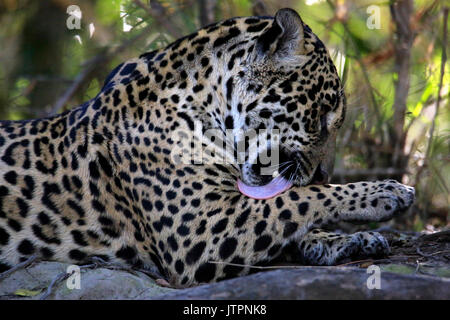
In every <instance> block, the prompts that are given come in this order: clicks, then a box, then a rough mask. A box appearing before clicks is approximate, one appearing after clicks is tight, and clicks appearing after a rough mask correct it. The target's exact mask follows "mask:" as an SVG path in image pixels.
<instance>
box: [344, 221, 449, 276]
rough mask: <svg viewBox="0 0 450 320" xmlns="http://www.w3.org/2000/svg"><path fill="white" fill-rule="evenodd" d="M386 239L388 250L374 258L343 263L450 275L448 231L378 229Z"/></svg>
mask: <svg viewBox="0 0 450 320" xmlns="http://www.w3.org/2000/svg"><path fill="white" fill-rule="evenodd" d="M378 231H379V232H380V233H381V234H382V235H383V236H385V237H386V239H387V240H388V242H389V245H390V246H391V253H390V254H389V256H388V257H385V258H383V259H377V260H371V259H368V260H361V261H354V262H351V263H348V264H346V265H349V266H350V265H351V266H359V267H361V268H367V267H368V266H369V265H371V264H376V265H379V266H380V267H381V269H382V270H385V271H390V272H394V273H401V274H422V275H432V276H438V277H444V278H450V230H445V231H441V232H436V233H433V234H425V235H424V234H420V233H418V232H408V231H397V230H394V229H390V228H385V229H383V228H382V229H380V230H378Z"/></svg>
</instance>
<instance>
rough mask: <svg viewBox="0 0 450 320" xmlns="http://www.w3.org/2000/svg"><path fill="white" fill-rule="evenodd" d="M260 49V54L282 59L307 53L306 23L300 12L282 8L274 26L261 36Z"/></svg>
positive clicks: (289, 58) (276, 16)
mask: <svg viewBox="0 0 450 320" xmlns="http://www.w3.org/2000/svg"><path fill="white" fill-rule="evenodd" d="M258 51H259V55H260V56H261V55H265V56H270V57H273V58H275V59H276V60H281V61H283V60H285V61H286V60H292V59H293V58H295V57H299V56H301V55H303V54H305V53H306V51H307V50H306V49H305V47H304V24H303V21H302V19H301V18H300V16H299V15H298V13H297V12H295V11H294V10H292V9H288V8H285V9H280V10H279V11H278V12H277V13H276V14H275V19H274V22H273V24H272V27H271V28H269V29H268V30H267V31H265V32H264V33H263V34H262V35H261V36H260V37H259V39H258Z"/></svg>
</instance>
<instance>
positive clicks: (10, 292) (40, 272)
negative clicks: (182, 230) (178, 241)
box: [0, 262, 174, 300]
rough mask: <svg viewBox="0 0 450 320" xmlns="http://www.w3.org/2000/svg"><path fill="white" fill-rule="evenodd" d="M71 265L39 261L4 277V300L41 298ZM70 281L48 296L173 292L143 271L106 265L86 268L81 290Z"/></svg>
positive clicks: (1, 296)
mask: <svg viewBox="0 0 450 320" xmlns="http://www.w3.org/2000/svg"><path fill="white" fill-rule="evenodd" d="M68 266H69V264H65V263H58V262H39V263H35V264H32V265H31V266H29V267H27V268H24V269H19V270H17V271H15V272H14V273H12V274H11V275H9V276H8V277H6V278H5V279H1V280H0V299H33V300H36V299H40V298H41V297H42V296H43V295H44V294H45V292H46V290H47V288H48V287H49V286H50V284H51V283H52V281H53V280H54V279H55V278H56V277H58V275H63V274H66V272H67V267H68ZM67 281H69V282H70V281H71V279H70V278H69V279H66V280H63V281H61V282H59V283H56V284H55V285H54V287H53V289H52V293H51V294H50V295H49V296H48V298H47V299H58V300H59V299H70V300H79V299H86V300H92V299H108V300H115V299H141V296H142V295H144V296H145V298H147V299H148V298H149V297H152V296H155V295H161V294H163V293H167V292H171V291H173V290H174V289H170V288H163V287H160V286H158V285H157V284H156V283H155V281H154V280H153V279H151V278H150V277H148V276H147V275H145V274H143V273H141V272H134V273H130V272H127V271H122V270H110V269H106V268H96V269H92V268H91V269H82V270H81V273H80V289H69V288H68V286H67Z"/></svg>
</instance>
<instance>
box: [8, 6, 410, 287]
mask: <svg viewBox="0 0 450 320" xmlns="http://www.w3.org/2000/svg"><path fill="white" fill-rule="evenodd" d="M345 110H346V102H345V94H344V90H343V85H342V83H341V81H340V79H339V76H338V73H337V71H336V68H335V66H334V64H333V62H332V59H331V58H330V55H329V53H328V51H327V49H326V47H325V46H324V44H323V43H322V42H321V40H319V38H318V37H317V36H316V35H315V34H314V33H313V32H312V31H311V29H310V28H309V27H308V26H307V25H306V24H305V23H304V22H303V21H302V19H301V18H300V16H299V15H298V13H297V12H296V11H294V10H292V9H287V8H286V9H281V10H279V11H277V13H276V14H275V16H274V17H238V18H232V19H228V20H225V21H222V22H219V23H216V24H212V25H209V26H206V27H204V28H202V29H200V30H198V31H197V32H195V33H193V34H191V35H188V36H186V37H183V38H181V39H179V40H177V41H175V42H173V43H171V44H170V45H168V46H167V47H165V48H162V49H157V50H154V51H151V52H147V53H144V54H142V55H141V56H139V57H138V58H134V59H131V60H129V61H127V62H124V63H122V64H120V65H119V66H117V67H116V68H115V69H114V70H113V71H112V72H111V73H110V74H109V76H108V77H107V79H106V80H105V82H104V85H103V87H102V89H101V90H100V92H99V93H98V94H97V96H95V97H94V98H93V99H91V100H89V101H88V102H86V103H84V104H82V105H81V106H78V107H75V108H73V109H71V110H69V111H66V112H64V113H62V114H59V115H56V116H52V117H48V118H43V119H34V120H23V121H1V122H0V272H1V271H5V270H8V269H10V268H12V267H13V266H15V265H17V264H19V263H20V262H23V261H25V260H27V259H29V258H30V257H32V256H34V257H37V258H39V259H42V260H48V261H61V262H67V263H73V264H83V263H87V262H88V261H91V260H92V259H93V258H94V257H97V258H100V259H102V260H104V261H107V262H110V263H116V264H120V265H124V266H128V267H129V266H132V267H137V268H143V269H146V268H154V269H157V270H159V273H160V274H161V276H162V277H163V278H164V279H166V280H167V281H168V282H169V283H170V284H171V285H173V286H174V287H188V286H193V285H197V284H200V283H209V282H215V281H220V280H223V279H228V278H232V277H237V276H243V275H246V274H248V273H249V272H250V271H251V270H252V267H253V266H256V265H264V264H267V263H270V262H272V261H274V260H276V259H279V258H280V257H281V258H282V256H283V254H284V253H283V252H284V249H285V248H287V247H292V246H294V248H295V250H296V251H295V252H296V257H297V258H298V260H299V261H301V263H303V264H307V265H335V264H338V263H340V262H342V261H345V260H346V259H354V258H355V257H357V256H365V257H373V256H382V255H386V254H387V253H389V245H388V243H387V241H386V239H385V238H384V237H383V236H381V235H380V234H379V233H377V232H370V231H369V232H358V233H355V234H342V233H336V232H329V231H326V229H325V228H324V227H325V226H328V225H336V224H337V223H339V222H341V221H348V222H359V223H361V222H364V223H366V222H372V221H385V220H388V219H391V218H393V217H395V216H396V215H398V214H400V213H401V212H403V211H405V210H406V209H407V208H409V207H410V206H411V205H412V203H413V201H414V189H413V188H411V187H408V186H406V185H403V184H401V183H398V182H396V181H394V180H385V181H375V182H355V183H349V184H344V185H333V184H328V183H327V182H328V178H327V174H326V172H325V168H324V167H325V166H324V165H323V164H324V159H325V158H326V157H327V156H328V155H329V148H328V147H327V146H328V143H329V142H330V141H332V140H333V139H335V137H336V134H337V131H338V129H339V128H340V127H341V125H342V123H343V121H344V116H345ZM198 128H200V129H198ZM211 130H212V131H213V132H215V133H214V135H208V134H206V133H207V132H210V131H211ZM250 131H255V132H257V138H260V137H262V136H263V135H262V134H261V133H260V132H266V140H264V139H263V140H262V143H260V144H258V145H259V147H256V151H255V148H253V149H252V148H251V146H252V145H255V143H254V139H253V138H249V139H248V138H247V137H246V133H248V132H250ZM193 132H196V134H191V136H194V137H193V138H192V139H191V138H189V137H186V135H189V133H193ZM267 133H268V134H267ZM275 136H276V138H277V139H274V138H275ZM180 137H184V138H180ZM252 139H253V140H252ZM213 140H214V141H213ZM260 140H261V139H260ZM269 140H270V141H271V142H270V143H269ZM218 141H222V142H225V145H226V146H227V148H224V149H226V151H224V152H222V155H225V157H222V160H223V159H224V158H226V159H225V160H226V161H219V160H218V157H217V154H220V153H221V152H220V147H219V146H220V143H217V142H218ZM252 141H253V142H252ZM194 144H197V145H199V146H200V151H201V150H206V149H208V148H209V149H213V152H212V153H213V155H211V154H210V155H209V156H206V155H205V156H204V157H203V158H201V161H197V160H198V159H197V158H198V157H196V155H197V156H198V152H197V151H192V150H191V149H192V148H189V147H191V146H192V145H194ZM222 145H223V143H222ZM251 149H252V150H253V151H252V152H250V150H251ZM195 150H197V149H195ZM238 151H239V152H238ZM186 152H187V153H188V154H190V155H191V158H192V159H189V157H188V159H187V160H186V159H185V158H186V157H185V156H186ZM196 152H197V153H196ZM263 152H266V153H268V154H269V153H271V154H275V153H276V154H277V155H278V157H277V161H274V162H270V163H269V164H267V163H263V161H259V160H258V159H259V158H260V157H259V155H260V154H262V153H263ZM179 153H182V154H183V157H181V156H180V155H179ZM214 153H215V154H216V155H214ZM205 154H207V152H205ZM255 155H256V156H255ZM211 159H212V160H213V161H210V160H211ZM255 159H256V160H255ZM264 170H265V171H264Z"/></svg>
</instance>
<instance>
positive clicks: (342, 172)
mask: <svg viewBox="0 0 450 320" xmlns="http://www.w3.org/2000/svg"><path fill="white" fill-rule="evenodd" d="M406 173H408V171H407V170H406V169H398V168H372V169H342V168H338V169H335V170H334V172H333V177H332V178H333V179H334V180H336V179H338V180H353V179H356V178H361V177H374V178H377V177H386V176H396V175H403V174H406Z"/></svg>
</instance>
